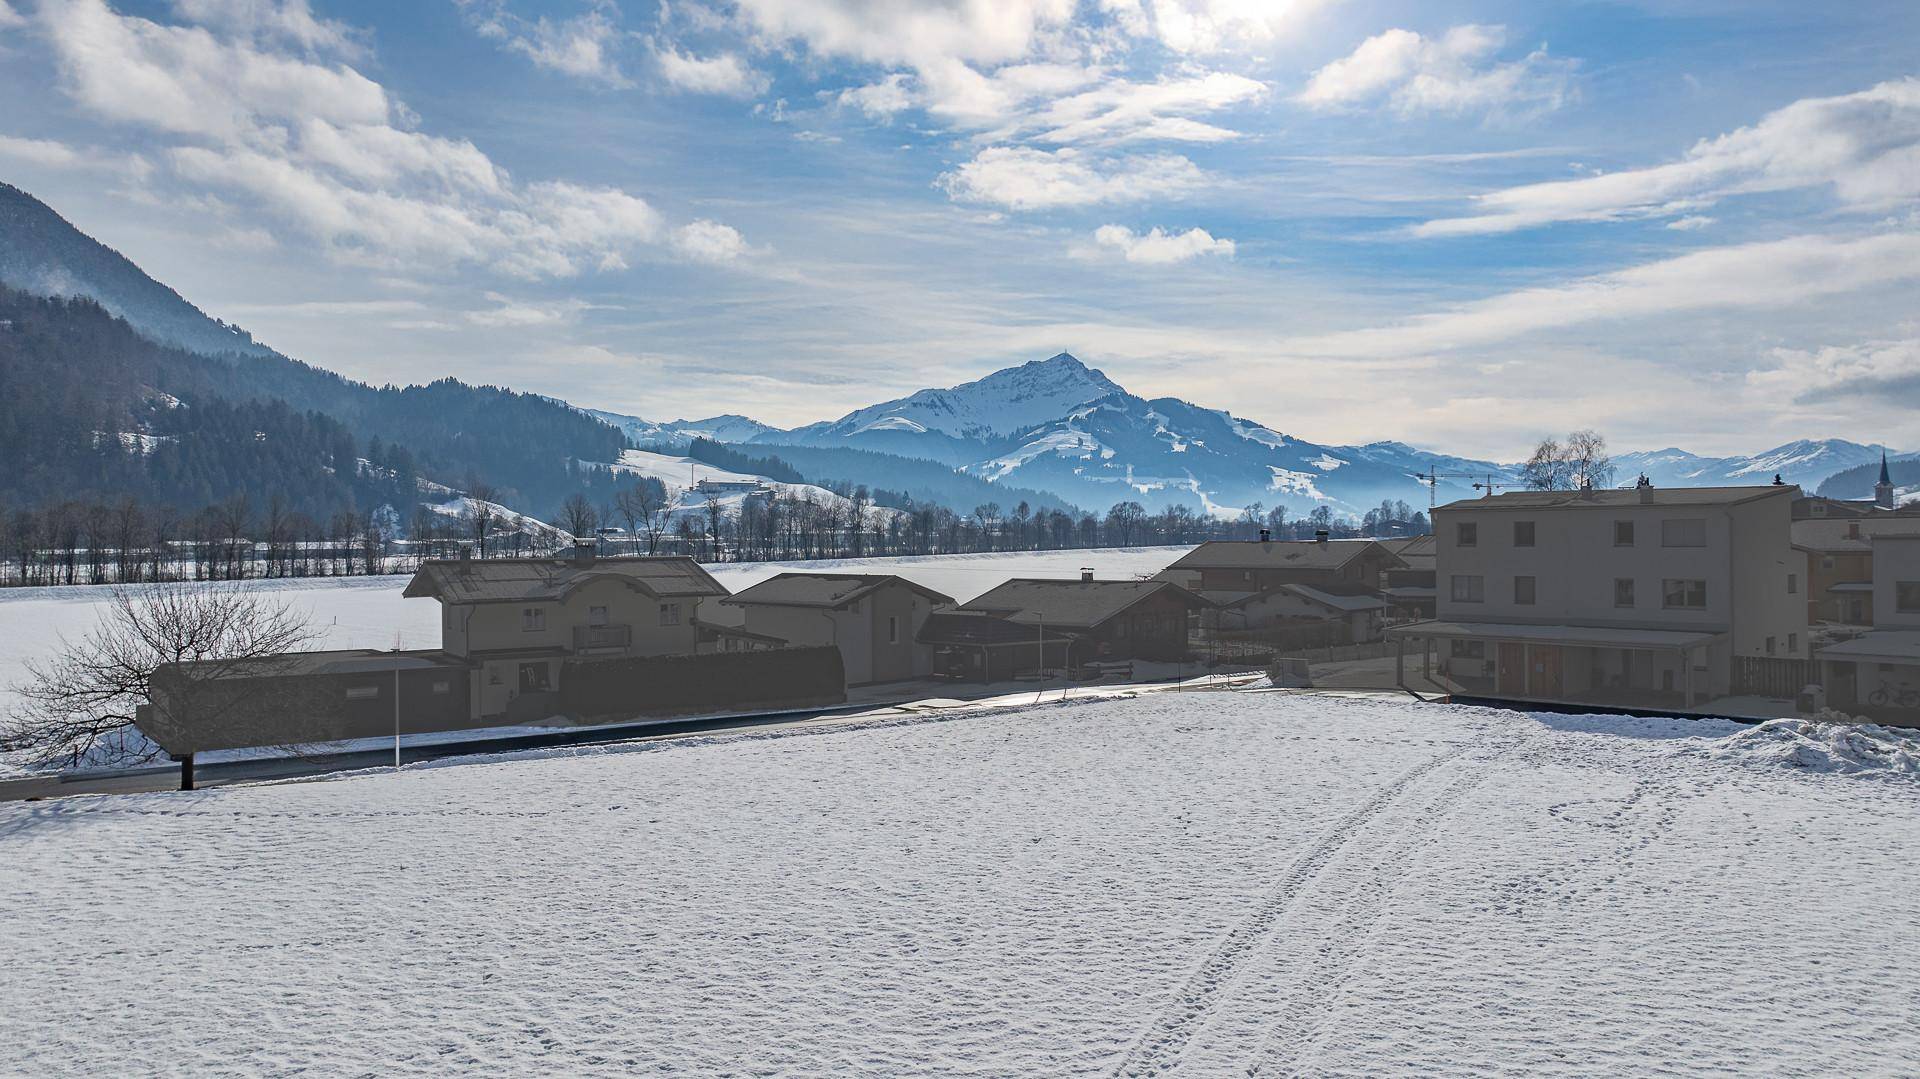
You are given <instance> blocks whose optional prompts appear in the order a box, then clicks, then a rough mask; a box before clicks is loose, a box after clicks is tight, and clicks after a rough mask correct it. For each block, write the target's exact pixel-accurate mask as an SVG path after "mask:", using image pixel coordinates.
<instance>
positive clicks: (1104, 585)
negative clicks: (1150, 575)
mask: <svg viewBox="0 0 1920 1079" xmlns="http://www.w3.org/2000/svg"><path fill="white" fill-rule="evenodd" d="M1162 594H1167V595H1172V596H1174V597H1175V598H1177V599H1179V600H1180V602H1181V603H1182V604H1184V605H1185V606H1187V607H1189V608H1199V607H1206V606H1210V604H1208V603H1207V601H1206V600H1204V599H1201V598H1200V597H1199V596H1196V595H1194V594H1193V593H1192V592H1189V591H1187V590H1186V589H1184V588H1182V587H1180V586H1179V585H1177V584H1174V583H1172V582H1170V581H1156V580H1146V581H1078V580H1044V579H1040V578H1030V577H1023V578H1016V579H1015V580H1011V581H1008V582H1006V583H1005V584H1003V585H1001V586H1000V587H998V588H995V589H993V590H992V591H990V592H988V593H987V594H985V595H983V596H977V597H975V598H974V599H973V600H971V601H970V602H968V603H966V604H964V605H963V606H960V607H958V608H955V609H956V610H957V611H960V612H963V613H969V612H970V613H980V614H995V615H999V616H1000V617H1002V618H1006V619H1008V620H1010V621H1014V622H1025V623H1036V624H1037V623H1040V622H1045V623H1046V624H1047V625H1049V626H1056V625H1057V626H1068V627H1073V628H1077V629H1091V628H1093V627H1094V626H1098V625H1100V624H1101V623H1103V622H1106V621H1107V620H1108V619H1111V618H1113V617H1114V616H1116V615H1119V614H1121V613H1122V612H1124V611H1126V610H1127V609H1128V608H1129V607H1132V606H1133V605H1134V604H1136V603H1139V602H1141V601H1142V600H1146V599H1149V598H1151V597H1154V596H1159V595H1162Z"/></svg>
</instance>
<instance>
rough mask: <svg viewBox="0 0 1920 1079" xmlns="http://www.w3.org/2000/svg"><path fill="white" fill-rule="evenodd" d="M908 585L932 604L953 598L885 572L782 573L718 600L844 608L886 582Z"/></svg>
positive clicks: (876, 589)
mask: <svg viewBox="0 0 1920 1079" xmlns="http://www.w3.org/2000/svg"><path fill="white" fill-rule="evenodd" d="M891 584H897V585H899V586H901V587H902V588H910V589H912V590H913V591H915V592H918V593H920V594H921V595H923V596H925V597H927V598H928V599H929V600H932V601H933V602H934V603H952V602H953V597H952V596H948V595H943V594H941V593H939V592H935V591H934V590H933V589H931V588H927V587H926V586H924V585H918V584H914V583H913V582H912V581H909V580H907V579H906V578H904V577H897V576H894V575H892V574H885V573H782V574H780V575H779V576H777V577H772V578H769V579H767V580H764V581H761V582H760V583H759V584H756V585H754V586H752V587H750V588H744V589H742V590H740V591H739V592H736V593H734V594H733V595H732V596H730V597H728V598H726V599H724V600H721V601H720V602H722V603H724V604H727V605H729V606H735V607H744V606H749V605H765V606H773V607H820V608H825V609H833V608H836V607H845V606H846V605H848V604H849V603H853V602H855V601H857V600H859V599H861V598H862V597H864V596H867V595H869V594H871V593H873V592H877V591H879V590H880V589H882V588H885V587H886V586H888V585H891Z"/></svg>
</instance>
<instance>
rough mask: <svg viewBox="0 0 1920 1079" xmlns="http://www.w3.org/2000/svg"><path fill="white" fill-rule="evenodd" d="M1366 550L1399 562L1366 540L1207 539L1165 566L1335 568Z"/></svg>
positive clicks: (1385, 548)
mask: <svg viewBox="0 0 1920 1079" xmlns="http://www.w3.org/2000/svg"><path fill="white" fill-rule="evenodd" d="M1369 552H1373V553H1376V554H1378V555H1379V556H1380V557H1381V558H1382V559H1384V560H1386V561H1388V562H1398V561H1399V556H1398V555H1396V554H1394V553H1393V551H1392V550H1390V549H1388V548H1387V547H1386V546H1384V545H1382V544H1381V543H1379V542H1378V541H1375V540H1370V539H1339V540H1337V539H1330V540H1325V541H1320V540H1210V541H1208V542H1206V543H1203V544H1201V545H1200V546H1198V547H1195V548H1194V549H1193V550H1191V551H1188V552H1187V553H1186V554H1184V555H1181V556H1180V557H1179V558H1178V559H1176V560H1175V561H1174V562H1173V564H1172V565H1170V566H1168V567H1167V568H1168V569H1186V570H1200V569H1301V570H1338V569H1340V568H1341V567H1343V566H1345V565H1346V564H1347V563H1349V562H1352V561H1353V560H1354V559H1356V558H1359V557H1361V556H1363V555H1366V554H1368V553H1369Z"/></svg>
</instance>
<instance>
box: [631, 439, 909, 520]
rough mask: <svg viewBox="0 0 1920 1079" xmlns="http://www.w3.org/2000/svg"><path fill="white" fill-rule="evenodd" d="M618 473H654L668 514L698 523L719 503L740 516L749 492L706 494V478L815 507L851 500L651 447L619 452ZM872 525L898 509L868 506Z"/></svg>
mask: <svg viewBox="0 0 1920 1079" xmlns="http://www.w3.org/2000/svg"><path fill="white" fill-rule="evenodd" d="M608 467H610V468H612V469H613V470H614V471H616V472H629V473H632V474H634V475H638V476H651V477H653V478H654V479H657V480H659V481H660V482H661V484H662V485H663V486H665V487H666V489H667V495H668V497H669V498H670V499H671V500H672V501H671V502H670V504H669V505H668V506H667V517H668V519H669V520H674V519H677V518H680V517H692V518H694V519H695V521H696V523H698V522H699V521H702V520H704V519H705V518H706V515H707V507H708V505H709V504H711V503H719V505H720V508H721V511H722V512H724V513H726V514H727V515H728V516H730V517H734V518H736V519H737V518H738V517H739V516H740V511H741V508H742V507H743V506H745V504H746V501H747V497H748V493H747V492H745V491H730V492H720V493H716V494H706V493H704V492H702V491H699V490H697V489H696V485H697V484H699V483H701V482H703V481H712V482H715V483H756V482H757V483H760V484H762V485H763V486H765V487H767V488H769V489H771V490H772V491H773V492H774V493H775V494H776V495H777V496H778V497H780V498H782V499H788V498H791V499H794V500H797V501H800V502H811V503H813V504H814V505H816V506H826V507H831V508H833V509H835V510H838V511H840V512H843V513H844V512H845V511H846V510H847V509H848V508H849V507H850V506H851V505H852V503H851V502H850V501H848V500H847V499H846V498H843V497H841V496H840V495H837V494H834V493H833V492H832V491H829V490H827V489H826V488H825V487H820V486H816V485H814V484H811V483H781V482H779V481H776V480H771V479H768V478H767V477H765V476H755V475H752V474H750V473H746V472H729V471H728V470H726V469H724V468H720V467H718V466H715V465H710V464H707V463H706V462H705V461H696V460H694V459H693V458H691V457H675V456H672V455H670V454H665V453H655V452H653V451H652V450H627V451H625V452H623V453H621V455H620V460H619V462H618V463H617V464H613V465H610V466H608ZM867 515H868V521H869V527H871V526H872V524H875V523H878V524H885V523H887V522H888V521H891V520H892V519H893V518H894V517H896V516H900V511H899V510H894V509H887V508H886V507H883V506H873V505H869V506H868V507H867Z"/></svg>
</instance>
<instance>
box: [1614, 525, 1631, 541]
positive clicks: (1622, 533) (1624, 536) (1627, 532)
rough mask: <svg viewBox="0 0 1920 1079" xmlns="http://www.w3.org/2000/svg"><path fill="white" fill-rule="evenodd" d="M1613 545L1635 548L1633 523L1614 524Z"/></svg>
mask: <svg viewBox="0 0 1920 1079" xmlns="http://www.w3.org/2000/svg"><path fill="white" fill-rule="evenodd" d="M1613 545H1614V546H1615V547H1631V546H1633V522H1632V521H1615V522H1613Z"/></svg>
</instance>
